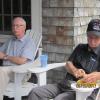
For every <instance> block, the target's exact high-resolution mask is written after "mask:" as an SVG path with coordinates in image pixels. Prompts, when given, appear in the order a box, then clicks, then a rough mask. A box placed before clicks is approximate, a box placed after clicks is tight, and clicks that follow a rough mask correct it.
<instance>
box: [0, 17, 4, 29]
mask: <svg viewBox="0 0 100 100" xmlns="http://www.w3.org/2000/svg"><path fill="white" fill-rule="evenodd" d="M2 30H3V28H2V16H0V31H2Z"/></svg>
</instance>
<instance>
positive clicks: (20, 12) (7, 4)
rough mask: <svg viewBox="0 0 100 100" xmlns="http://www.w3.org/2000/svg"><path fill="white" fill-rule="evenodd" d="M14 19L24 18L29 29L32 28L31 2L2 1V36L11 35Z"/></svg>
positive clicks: (0, 15)
mask: <svg viewBox="0 0 100 100" xmlns="http://www.w3.org/2000/svg"><path fill="white" fill-rule="evenodd" d="M14 17H23V18H24V19H25V20H26V23H27V29H28V28H31V0H0V34H4V35H6V34H9V33H11V21H12V19H13V18H14ZM8 31H10V32H9V33H8Z"/></svg>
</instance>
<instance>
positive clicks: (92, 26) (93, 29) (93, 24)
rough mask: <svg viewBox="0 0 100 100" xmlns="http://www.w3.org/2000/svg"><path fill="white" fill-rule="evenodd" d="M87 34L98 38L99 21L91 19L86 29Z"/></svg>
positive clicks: (99, 34) (99, 33) (99, 35)
mask: <svg viewBox="0 0 100 100" xmlns="http://www.w3.org/2000/svg"><path fill="white" fill-rule="evenodd" d="M87 34H93V35H96V36H98V37H100V19H92V20H91V21H90V22H89V24H88V27H87Z"/></svg>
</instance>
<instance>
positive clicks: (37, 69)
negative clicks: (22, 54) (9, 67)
mask: <svg viewBox="0 0 100 100" xmlns="http://www.w3.org/2000/svg"><path fill="white" fill-rule="evenodd" d="M65 64H66V63H65V62H64V63H51V64H48V65H47V66H46V67H34V68H29V69H28V71H30V72H31V73H36V74H37V73H42V72H47V71H48V70H51V69H55V68H59V67H63V66H65Z"/></svg>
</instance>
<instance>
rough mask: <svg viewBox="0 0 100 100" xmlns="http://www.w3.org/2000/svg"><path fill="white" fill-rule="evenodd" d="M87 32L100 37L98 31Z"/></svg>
mask: <svg viewBox="0 0 100 100" xmlns="http://www.w3.org/2000/svg"><path fill="white" fill-rule="evenodd" d="M87 34H90V35H92V34H93V35H96V36H98V37H100V32H96V31H89V32H87Z"/></svg>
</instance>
